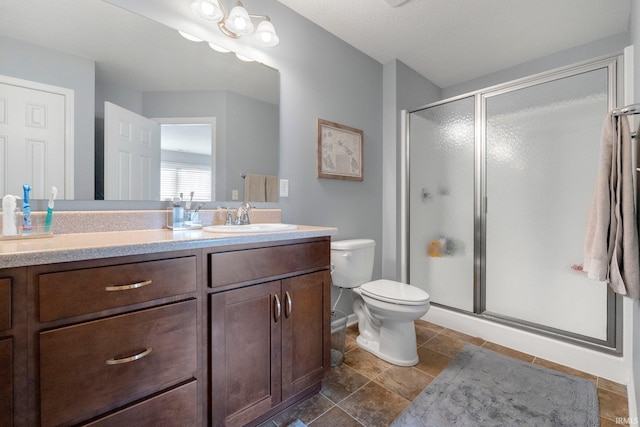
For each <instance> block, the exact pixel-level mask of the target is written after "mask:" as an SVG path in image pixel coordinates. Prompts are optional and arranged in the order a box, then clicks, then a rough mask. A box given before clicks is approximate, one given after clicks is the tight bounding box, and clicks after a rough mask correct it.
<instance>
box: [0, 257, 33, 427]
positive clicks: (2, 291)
mask: <svg viewBox="0 0 640 427" xmlns="http://www.w3.org/2000/svg"><path fill="white" fill-rule="evenodd" d="M26 272H27V269H26V268H9V269H0V427H9V426H22V425H25V423H26V417H27V414H26V411H27V402H26V399H25V398H24V396H25V395H26V392H27V384H28V379H27V348H28V346H27V327H26V324H27V322H26V295H27V292H26V278H27V274H26Z"/></svg>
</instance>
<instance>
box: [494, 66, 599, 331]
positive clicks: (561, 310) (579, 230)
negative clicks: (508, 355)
mask: <svg viewBox="0 0 640 427" xmlns="http://www.w3.org/2000/svg"><path fill="white" fill-rule="evenodd" d="M486 106H487V110H486V112H487V122H486V132H487V133H486V138H487V145H486V178H487V181H486V196H487V200H488V202H487V205H488V211H487V214H486V259H485V262H486V309H487V311H489V312H493V313H498V314H500V315H504V316H509V317H514V318H517V319H521V320H524V321H527V322H532V323H536V324H540V325H545V326H548V327H552V328H557V329H562V330H565V331H569V332H572V333H576V334H581V335H585V336H589V337H593V338H597V339H602V340H604V339H606V325H607V321H606V314H607V286H606V284H605V283H603V282H596V281H593V280H589V279H587V278H586V276H585V275H583V273H580V272H577V271H575V270H573V269H572V268H571V267H572V265H574V264H582V259H583V242H584V233H585V228H586V219H587V212H588V208H589V205H590V202H591V197H592V194H593V189H594V186H595V179H596V174H597V168H598V162H599V154H600V132H601V128H602V123H603V121H604V117H605V115H606V113H607V108H608V104H607V70H606V69H599V70H595V71H591V72H588V73H583V74H579V75H576V76H572V77H567V78H562V79H559V80H554V81H551V82H548V83H543V84H539V85H536V86H531V87H528V88H524V89H520V90H515V91H512V92H508V93H505V94H502V95H498V96H494V97H490V98H488V99H487V103H486Z"/></svg>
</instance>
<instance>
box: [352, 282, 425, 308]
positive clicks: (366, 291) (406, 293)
mask: <svg viewBox="0 0 640 427" xmlns="http://www.w3.org/2000/svg"><path fill="white" fill-rule="evenodd" d="M359 289H360V292H362V294H363V295H366V296H368V297H370V298H373V299H376V300H378V301H384V302H389V303H392V304H398V305H423V304H425V303H427V302H429V294H428V293H426V292H425V291H423V290H422V289H420V288H417V287H415V286H412V285H407V284H406V283H400V282H395V281H393V280H386V279H381V280H374V281H373V282H368V283H364V284H362V285H361V286H360V288H359Z"/></svg>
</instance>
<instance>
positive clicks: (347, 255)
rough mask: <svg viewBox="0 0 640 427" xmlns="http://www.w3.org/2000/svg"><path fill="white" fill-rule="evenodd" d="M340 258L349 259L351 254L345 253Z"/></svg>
mask: <svg viewBox="0 0 640 427" xmlns="http://www.w3.org/2000/svg"><path fill="white" fill-rule="evenodd" d="M342 256H343V257H345V258H351V252H345V253H344V254H342Z"/></svg>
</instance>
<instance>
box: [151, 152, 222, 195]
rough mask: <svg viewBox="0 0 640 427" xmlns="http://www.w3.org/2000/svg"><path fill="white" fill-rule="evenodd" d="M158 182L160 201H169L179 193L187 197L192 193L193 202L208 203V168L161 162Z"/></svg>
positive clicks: (209, 179) (209, 175) (209, 184)
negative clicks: (159, 182)
mask: <svg viewBox="0 0 640 427" xmlns="http://www.w3.org/2000/svg"><path fill="white" fill-rule="evenodd" d="M160 180H161V186H160V189H161V190H160V191H161V193H160V197H161V198H162V200H171V199H173V198H174V197H176V196H178V195H179V194H180V193H182V194H185V195H187V194H189V193H191V192H192V191H194V192H195V194H194V195H193V200H195V201H199V202H208V201H209V198H210V194H211V168H210V167H207V166H201V165H195V164H188V163H178V162H166V161H162V162H160ZM185 197H186V196H185Z"/></svg>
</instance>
